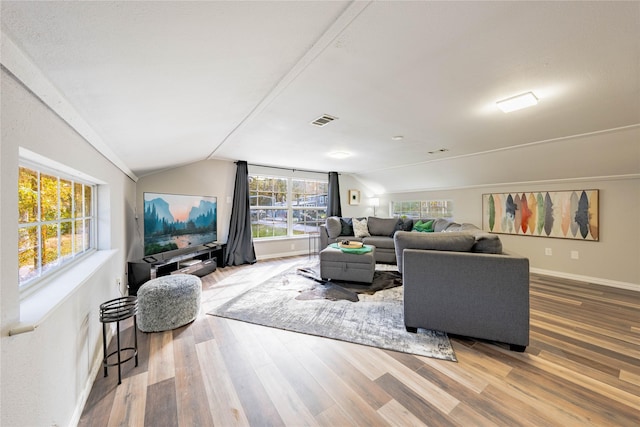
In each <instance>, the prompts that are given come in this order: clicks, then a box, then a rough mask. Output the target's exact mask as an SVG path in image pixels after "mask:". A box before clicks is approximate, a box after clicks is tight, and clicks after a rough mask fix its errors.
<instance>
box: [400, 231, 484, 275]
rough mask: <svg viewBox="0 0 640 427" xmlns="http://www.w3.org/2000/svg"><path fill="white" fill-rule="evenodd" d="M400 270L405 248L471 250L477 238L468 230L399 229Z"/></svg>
mask: <svg viewBox="0 0 640 427" xmlns="http://www.w3.org/2000/svg"><path fill="white" fill-rule="evenodd" d="M393 240H394V243H395V246H396V261H397V263H398V271H402V252H403V251H404V250H405V249H423V250H436V251H455V252H470V251H471V248H472V247H473V245H474V244H475V243H476V239H475V237H474V236H473V235H471V234H470V233H466V232H452V233H416V232H409V231H398V232H397V233H396V234H395V236H394V239H393Z"/></svg>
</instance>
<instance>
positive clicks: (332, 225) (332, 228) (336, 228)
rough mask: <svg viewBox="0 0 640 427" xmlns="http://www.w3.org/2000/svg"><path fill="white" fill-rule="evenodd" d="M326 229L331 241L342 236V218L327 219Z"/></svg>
mask: <svg viewBox="0 0 640 427" xmlns="http://www.w3.org/2000/svg"><path fill="white" fill-rule="evenodd" d="M326 227H327V234H328V235H329V238H330V239H335V238H336V237H338V236H339V235H340V234H342V223H341V221H340V218H338V217H337V216H330V217H329V218H327V224H326Z"/></svg>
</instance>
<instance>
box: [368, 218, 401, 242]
mask: <svg viewBox="0 0 640 427" xmlns="http://www.w3.org/2000/svg"><path fill="white" fill-rule="evenodd" d="M401 221H402V220H401V219H400V218H376V217H375V216H370V217H369V218H368V220H367V226H368V227H369V234H371V235H372V236H389V237H393V234H394V233H395V232H396V231H397V230H399V229H400V227H401Z"/></svg>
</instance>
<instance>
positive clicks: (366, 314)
mask: <svg viewBox="0 0 640 427" xmlns="http://www.w3.org/2000/svg"><path fill="white" fill-rule="evenodd" d="M314 273H315V274H314ZM400 284H401V281H400V280H399V274H398V273H397V272H393V271H378V270H376V272H375V275H374V282H373V283H372V285H371V286H365V285H362V284H357V283H346V282H323V281H321V280H319V278H318V277H317V267H316V268H311V269H309V268H307V269H304V270H302V271H299V269H292V270H288V271H286V272H284V273H282V274H280V275H277V276H275V277H273V278H271V279H268V280H267V281H265V282H264V283H261V284H259V285H256V286H255V287H253V288H251V289H249V290H247V291H245V292H243V293H241V294H240V295H238V296H236V297H234V298H232V299H230V300H229V301H227V302H225V303H223V304H221V305H220V306H218V307H215V308H210V309H209V311H208V312H207V314H210V315H213V316H219V317H224V318H228V319H234V320H241V321H244V322H248V323H254V324H258V325H263V326H269V327H273V328H278V329H284V330H287V331H293V332H300V333H305V334H310V335H316V336H321V337H326V338H332V339H337V340H342V341H348V342H352V343H357V344H363V345H367V346H372V347H378V348H383V349H387V350H394V351H399V352H403V353H410V354H415V355H419V356H427V357H432V358H436V359H443V360H451V361H457V359H456V356H455V353H454V351H453V348H452V347H451V343H450V341H449V338H448V336H447V334H446V333H444V332H439V331H431V330H425V329H418V333H416V334H413V333H409V332H407V331H406V330H405V327H404V317H403V306H402V289H403V288H402V286H399V285H400ZM372 289H380V290H377V291H375V292H373V291H372ZM349 294H354V295H356V300H357V302H356V301H353V299H350V298H345V296H348V295H349Z"/></svg>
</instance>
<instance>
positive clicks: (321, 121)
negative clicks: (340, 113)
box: [311, 114, 338, 127]
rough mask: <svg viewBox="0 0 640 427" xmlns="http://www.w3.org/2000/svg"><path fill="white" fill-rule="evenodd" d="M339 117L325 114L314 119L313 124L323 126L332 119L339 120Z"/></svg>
mask: <svg viewBox="0 0 640 427" xmlns="http://www.w3.org/2000/svg"><path fill="white" fill-rule="evenodd" d="M337 119H338V118H337V117H333V116H330V115H328V114H323V115H321V116H320V117H318V118H317V119H315V120H314V121H312V122H311V124H312V125H314V126H319V127H322V126H324V125H327V124H329V123H331V122H332V121H334V120H337Z"/></svg>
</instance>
